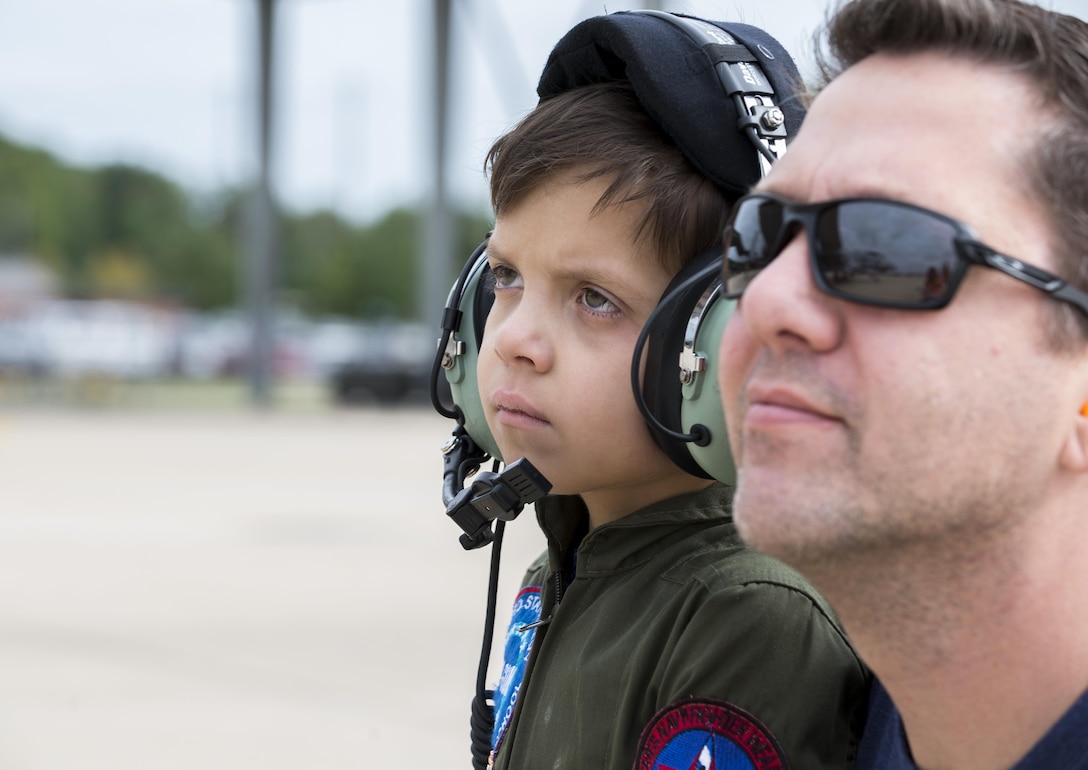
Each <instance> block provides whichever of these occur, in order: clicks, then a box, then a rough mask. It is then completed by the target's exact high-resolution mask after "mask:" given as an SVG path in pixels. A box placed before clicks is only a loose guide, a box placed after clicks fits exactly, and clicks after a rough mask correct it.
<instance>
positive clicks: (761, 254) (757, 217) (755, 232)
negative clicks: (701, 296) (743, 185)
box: [722, 197, 782, 294]
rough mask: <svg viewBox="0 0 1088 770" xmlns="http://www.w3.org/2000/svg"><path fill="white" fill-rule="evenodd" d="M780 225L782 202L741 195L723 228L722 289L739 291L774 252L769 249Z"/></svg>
mask: <svg viewBox="0 0 1088 770" xmlns="http://www.w3.org/2000/svg"><path fill="white" fill-rule="evenodd" d="M781 229H782V205H781V204H780V203H779V202H778V201H775V200H773V199H767V198H758V197H756V198H745V199H743V200H741V202H740V204H739V205H738V206H737V208H736V209H735V210H734V211H733V218H732V219H731V220H730V222H729V225H727V226H726V229H725V261H724V264H723V265H722V271H723V273H724V283H725V290H726V292H728V293H729V294H740V292H742V291H744V289H745V287H747V286H748V283H749V282H750V281H751V280H752V279H753V278H754V277H755V276H756V274H757V273H758V272H759V271H760V270H762V269H763V268H764V267H766V266H767V264H768V263H769V262H770V261H771V260H772V259H774V257H775V256H777V250H772V249H773V246H774V242H775V241H776V240H777V236H778V233H779V232H780V231H781Z"/></svg>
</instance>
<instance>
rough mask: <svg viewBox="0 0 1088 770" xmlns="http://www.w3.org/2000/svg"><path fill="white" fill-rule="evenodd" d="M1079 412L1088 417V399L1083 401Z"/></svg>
mask: <svg viewBox="0 0 1088 770" xmlns="http://www.w3.org/2000/svg"><path fill="white" fill-rule="evenodd" d="M1080 413H1081V414H1083V415H1084V416H1085V417H1088V401H1085V402H1084V406H1082V407H1081V408H1080Z"/></svg>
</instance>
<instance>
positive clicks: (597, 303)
mask: <svg viewBox="0 0 1088 770" xmlns="http://www.w3.org/2000/svg"><path fill="white" fill-rule="evenodd" d="M582 301H583V302H585V304H586V307H588V308H589V309H590V310H600V311H604V312H612V311H613V310H615V309H616V305H615V303H613V302H612V300H610V299H609V298H608V297H606V296H605V295H603V294H601V293H600V292H599V291H597V290H596V289H588V288H587V289H586V290H585V291H583V292H582Z"/></svg>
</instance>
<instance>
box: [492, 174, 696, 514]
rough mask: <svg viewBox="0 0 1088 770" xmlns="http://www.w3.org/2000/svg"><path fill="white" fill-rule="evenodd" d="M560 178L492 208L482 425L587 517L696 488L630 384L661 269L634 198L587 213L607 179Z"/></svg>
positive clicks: (662, 278) (660, 287) (662, 279)
mask: <svg viewBox="0 0 1088 770" xmlns="http://www.w3.org/2000/svg"><path fill="white" fill-rule="evenodd" d="M573 179H574V175H573V174H570V173H568V174H564V175H561V176H559V177H558V178H556V179H555V180H553V181H550V182H548V183H546V184H545V185H543V186H542V187H540V188H539V189H537V190H535V191H534V192H532V193H530V194H529V195H527V196H526V197H525V199H524V200H523V201H521V202H520V203H519V204H518V205H517V206H515V207H514V208H513V209H512V210H511V211H509V212H506V213H505V214H503V215H502V216H500V217H498V219H497V220H496V222H495V228H494V232H493V234H492V236H491V240H490V242H489V244H488V261H489V263H490V265H491V269H492V271H493V273H494V278H495V304H494V307H493V308H492V309H491V313H490V315H489V316H488V319H487V325H486V327H485V332H484V339H483V345H482V348H481V351H480V360H479V366H478V374H479V383H480V397H481V400H482V401H483V405H484V411H485V413H486V416H487V423H488V426H489V427H490V429H491V432H492V434H493V435H494V437H495V440H496V441H497V443H498V445H499V448H500V449H501V450H502V454H503V457H505V458H506V459H507V460H508V461H513V460H516V459H518V458H520V457H527V458H529V460H530V461H531V462H532V463H533V465H535V466H536V467H537V468H538V469H539V470H540V471H541V472H542V473H543V474H544V475H545V476H547V477H548V480H549V481H551V482H552V485H553V487H552V491H553V492H554V493H556V494H581V495H582V497H583V499H584V500H585V502H586V504H587V506H588V507H589V510H590V518H591V524H593V525H594V526H596V525H598V524H601V523H604V522H606V521H610V520H613V519H615V518H618V517H619V516H623V515H625V514H627V513H630V512H632V511H634V510H636V509H637V508H640V507H642V506H644V505H647V504H649V503H651V502H656V501H657V500H660V499H664V498H665V497H668V496H671V495H673V494H677V493H679V492H681V491H688V490H690V489H695V488H699V487H701V486H705V485H706V484H707V482H706V481H705V480H703V479H696V478H694V477H692V476H689V475H688V474H686V473H684V472H683V471H681V470H680V469H679V468H677V467H676V466H675V465H674V464H673V463H672V462H671V461H670V460H669V459H668V458H667V457H666V456H665V454H664V453H663V452H662V451H661V450H660V449H659V448H658V447H657V446H656V444H655V443H654V441H653V439H652V437H651V436H650V433H649V430H648V429H647V427H646V425H645V423H644V422H643V419H642V416H641V415H640V414H639V412H638V409H637V407H636V406H635V402H634V396H633V395H632V393H631V382H630V376H631V375H630V371H631V355H632V351H633V350H634V344H635V340H636V338H637V337H638V334H639V332H640V331H641V329H642V327H643V325H644V323H645V322H646V319H647V317H648V316H649V314H650V312H651V311H652V310H653V308H654V306H655V305H656V304H657V301H658V299H659V297H660V296H661V293H662V292H663V291H664V290H665V287H666V286H667V285H668V282H669V280H670V278H671V276H670V275H669V273H668V272H667V271H666V270H665V269H664V268H663V267H661V265H660V264H659V262H658V259H657V256H656V254H654V253H653V251H652V249H651V248H650V247H649V246H648V245H647V244H645V243H641V242H640V243H635V242H634V240H633V233H634V232H635V227H636V224H637V217H638V215H639V214H640V213H641V209H640V208H639V206H638V205H637V204H630V203H628V204H623V205H620V206H609V207H607V208H605V209H603V210H601V211H599V212H598V213H596V214H591V213H590V212H591V211H592V209H593V206H594V205H595V204H596V203H597V200H598V198H599V197H600V195H601V193H602V192H603V191H604V190H605V189H606V187H607V184H608V180H594V181H591V182H587V183H575V182H574V181H573Z"/></svg>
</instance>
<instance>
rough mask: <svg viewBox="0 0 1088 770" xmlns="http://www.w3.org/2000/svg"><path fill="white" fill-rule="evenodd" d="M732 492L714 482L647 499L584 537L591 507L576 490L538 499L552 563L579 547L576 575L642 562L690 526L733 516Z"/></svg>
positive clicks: (609, 571)
mask: <svg viewBox="0 0 1088 770" xmlns="http://www.w3.org/2000/svg"><path fill="white" fill-rule="evenodd" d="M732 497H733V489H732V487H729V486H726V485H725V484H721V483H714V484H712V485H710V486H709V487H707V488H706V489H703V490H700V491H698V492H690V493H687V494H683V495H677V496H676V497H670V498H668V499H666V500H661V501H659V502H656V503H653V504H651V505H648V506H646V507H645V508H641V509H639V510H637V511H635V512H634V513H631V514H628V515H627V516H624V517H623V518H621V519H618V520H616V521H613V522H610V523H608V524H604V525H602V526H600V527H598V528H597V529H595V530H593V531H592V532H589V533H588V534H586V535H585V536H584V537H582V536H581V533H582V532H584V531H585V529H586V526H587V525H586V522H587V520H588V517H589V513H588V511H587V510H586V507H585V504H584V503H583V502H582V499H581V498H580V497H578V496H577V495H549V496H547V497H545V498H543V499H541V500H540V501H538V502H537V503H536V515H537V521H538V522H539V524H540V528H541V529H542V530H543V531H544V534H545V536H546V537H547V539H548V559H549V562H550V564H551V567H552V569H553V570H557V569H562V566H561V565H564V564H570V559H571V556H572V555H573V552H574V551H577V571H576V575H577V576H578V577H584V578H593V577H602V576H605V575H611V574H614V573H616V572H621V571H624V570H628V569H634V568H636V567H638V566H639V565H640V564H642V563H644V562H646V561H648V560H649V559H651V558H653V556H654V555H655V554H657V553H658V552H659V551H660V550H661V549H662V548H663V547H665V546H666V545H668V544H669V543H670V542H672V541H673V540H674V539H679V538H682V537H686V536H687V535H688V534H690V528H691V527H705V526H712V525H717V524H722V523H728V522H730V521H731V520H732V513H731V510H732V509H731V504H732Z"/></svg>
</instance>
